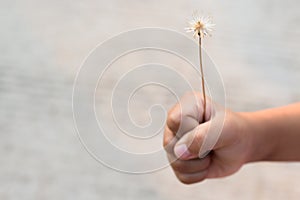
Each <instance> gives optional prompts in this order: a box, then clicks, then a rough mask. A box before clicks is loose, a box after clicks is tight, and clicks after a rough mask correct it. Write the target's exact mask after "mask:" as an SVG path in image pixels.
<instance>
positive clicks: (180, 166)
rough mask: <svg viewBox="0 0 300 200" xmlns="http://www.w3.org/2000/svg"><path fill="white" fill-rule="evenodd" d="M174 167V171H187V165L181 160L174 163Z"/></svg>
mask: <svg viewBox="0 0 300 200" xmlns="http://www.w3.org/2000/svg"><path fill="white" fill-rule="evenodd" d="M172 168H173V170H174V171H177V172H185V171H186V167H185V165H184V163H183V161H181V160H176V161H174V162H173V163H172Z"/></svg>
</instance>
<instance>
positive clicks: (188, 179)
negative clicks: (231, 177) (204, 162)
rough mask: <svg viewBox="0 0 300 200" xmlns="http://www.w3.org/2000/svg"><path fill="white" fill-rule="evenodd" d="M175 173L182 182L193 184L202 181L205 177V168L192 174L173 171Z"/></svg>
mask: <svg viewBox="0 0 300 200" xmlns="http://www.w3.org/2000/svg"><path fill="white" fill-rule="evenodd" d="M175 175H176V176H177V178H178V179H179V180H180V181H181V182H182V183H184V184H193V183H198V182H201V181H203V180H204V179H205V178H206V175H207V170H205V171H201V172H197V173H193V174H183V173H177V172H175Z"/></svg>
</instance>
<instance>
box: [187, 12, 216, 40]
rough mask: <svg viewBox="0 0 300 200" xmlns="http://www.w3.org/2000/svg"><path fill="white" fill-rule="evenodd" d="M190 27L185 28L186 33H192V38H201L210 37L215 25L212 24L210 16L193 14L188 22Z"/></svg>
mask: <svg viewBox="0 0 300 200" xmlns="http://www.w3.org/2000/svg"><path fill="white" fill-rule="evenodd" d="M189 24H190V27H188V28H185V30H186V31H187V32H194V37H196V36H197V35H199V36H200V37H201V38H203V37H204V36H207V35H209V36H211V32H212V31H213V27H214V26H215V24H213V23H212V18H211V17H210V16H200V15H199V13H198V12H194V13H193V19H192V20H191V21H189Z"/></svg>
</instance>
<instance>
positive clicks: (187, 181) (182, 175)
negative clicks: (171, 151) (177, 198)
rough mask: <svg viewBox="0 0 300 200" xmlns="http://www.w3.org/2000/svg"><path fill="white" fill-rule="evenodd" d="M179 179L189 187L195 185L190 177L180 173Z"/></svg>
mask: <svg viewBox="0 0 300 200" xmlns="http://www.w3.org/2000/svg"><path fill="white" fill-rule="evenodd" d="M177 178H178V180H179V181H180V182H181V183H183V184H186V185H189V184H192V183H194V182H193V181H192V180H191V179H190V178H189V177H187V176H186V175H185V174H181V173H178V174H177Z"/></svg>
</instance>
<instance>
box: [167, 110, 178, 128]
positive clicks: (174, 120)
mask: <svg viewBox="0 0 300 200" xmlns="http://www.w3.org/2000/svg"><path fill="white" fill-rule="evenodd" d="M178 123H179V117H178V116H177V114H176V113H175V112H174V111H173V110H171V111H169V113H168V118H167V124H168V125H169V126H174V125H176V124H178Z"/></svg>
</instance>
